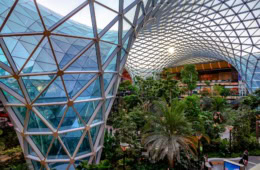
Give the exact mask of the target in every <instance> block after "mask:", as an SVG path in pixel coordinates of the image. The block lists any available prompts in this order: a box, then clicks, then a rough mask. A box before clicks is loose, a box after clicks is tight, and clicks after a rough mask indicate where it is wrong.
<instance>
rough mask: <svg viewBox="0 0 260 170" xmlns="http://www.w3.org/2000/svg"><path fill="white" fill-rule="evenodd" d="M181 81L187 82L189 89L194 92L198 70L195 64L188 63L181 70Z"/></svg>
mask: <svg viewBox="0 0 260 170" xmlns="http://www.w3.org/2000/svg"><path fill="white" fill-rule="evenodd" d="M181 81H182V83H184V84H186V86H187V89H188V90H189V91H190V94H191V93H192V90H193V89H195V88H196V87H197V81H198V72H197V71H196V67H195V65H194V64H187V65H185V66H184V68H183V69H182V70H181Z"/></svg>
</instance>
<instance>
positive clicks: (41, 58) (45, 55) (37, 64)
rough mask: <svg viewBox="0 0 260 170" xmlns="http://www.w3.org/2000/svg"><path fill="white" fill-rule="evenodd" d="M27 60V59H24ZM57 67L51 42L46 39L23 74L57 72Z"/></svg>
mask: <svg viewBox="0 0 260 170" xmlns="http://www.w3.org/2000/svg"><path fill="white" fill-rule="evenodd" d="M22 60H25V59H22ZM56 70H57V65H56V62H55V59H54V56H53V53H52V49H51V47H50V44H49V41H48V39H47V38H45V39H44V40H43V41H42V42H41V44H40V46H39V47H38V48H37V50H36V51H35V52H34V54H33V56H32V57H31V58H30V60H29V61H28V63H27V64H26V65H25V67H24V69H23V70H22V72H23V73H38V72H50V71H56Z"/></svg>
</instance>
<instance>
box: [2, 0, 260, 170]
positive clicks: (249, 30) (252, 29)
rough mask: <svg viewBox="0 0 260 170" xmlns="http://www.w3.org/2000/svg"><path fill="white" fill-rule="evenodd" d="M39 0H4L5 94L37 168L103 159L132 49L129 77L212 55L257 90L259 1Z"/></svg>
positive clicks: (66, 166) (27, 154) (29, 157)
mask: <svg viewBox="0 0 260 170" xmlns="http://www.w3.org/2000/svg"><path fill="white" fill-rule="evenodd" d="M43 1H44V0H0V89H1V90H0V97H1V100H2V101H3V104H4V106H5V108H6V110H7V111H8V113H9V115H10V118H11V120H12V122H13V124H14V126H15V130H16V132H17V135H18V139H19V141H20V143H21V146H22V148H23V152H24V155H25V158H26V160H27V161H28V162H30V163H31V165H32V168H34V169H53V168H54V169H57V170H59V169H62V170H63V169H75V167H76V166H77V165H78V164H79V162H80V161H81V160H87V161H88V162H89V163H97V162H99V159H100V156H101V153H102V147H103V138H104V129H105V124H106V119H107V116H108V114H109V112H110V109H111V107H112V104H113V101H114V99H115V97H116V92H117V88H118V84H119V82H120V75H121V73H122V70H123V68H124V66H125V63H126V61H127V56H128V55H129V51H130V49H131V52H130V56H129V58H128V64H127V68H128V69H129V70H130V71H131V74H132V75H137V74H138V75H141V76H144V77H145V76H147V75H148V74H150V73H153V72H158V71H160V70H161V69H162V68H163V67H168V66H172V65H174V64H178V63H179V64H181V63H183V62H185V61H186V62H187V61H189V62H192V61H193V62H197V61H198V60H200V59H203V58H208V59H207V60H226V61H228V62H229V63H231V64H232V65H233V66H234V67H236V68H237V70H238V71H239V73H240V74H241V75H242V77H243V79H244V80H245V81H246V82H247V85H248V88H249V89H254V88H256V87H259V81H258V80H259V64H260V63H259V35H260V34H259V10H258V9H259V1H256V0H255V1H247V2H244V1H242V0H241V1H232V3H230V1H225V2H224V1H219V0H217V1H216V0H215V1H214V0H213V1H206V0H205V1H158V0H125V1H121V0H114V1H113V2H114V3H111V1H107V0H75V1H73V2H77V3H75V4H74V3H71V4H69V10H67V11H66V12H65V14H62V15H61V14H59V12H60V9H61V8H62V6H59V5H66V4H62V2H64V1H63V0H53V1H52V2H55V3H56V6H55V9H54V10H50V9H48V8H46V7H44V6H43V5H42V2H43ZM40 2H41V3H40ZM71 2H72V1H71ZM238 2H239V3H238ZM242 2H243V3H242ZM238 6H239V9H237V7H238ZM226 7H228V9H229V10H228V9H227V8H226ZM222 8H223V9H222ZM240 8H241V9H240ZM249 9H250V12H249ZM230 10H231V14H232V15H231V14H229V11H230ZM223 11H226V12H223ZM248 13H250V15H249V14H248ZM235 14H236V15H235ZM242 14H243V17H242ZM240 15H241V16H240ZM228 17H230V18H228ZM78 18H83V21H84V22H83V23H82V22H79V21H78V20H77V19H78ZM104 18H105V19H104ZM233 18H235V19H233ZM85 22H86V24H84V23H85ZM233 24H237V25H236V26H235V25H233ZM134 42H135V43H134ZM133 43H134V44H133ZM169 47H173V48H174V53H173V54H171V55H169V53H168V49H169ZM191 58H192V61H191ZM205 61H206V60H205ZM147 63H148V64H147Z"/></svg>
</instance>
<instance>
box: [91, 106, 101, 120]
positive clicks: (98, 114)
mask: <svg viewBox="0 0 260 170" xmlns="http://www.w3.org/2000/svg"><path fill="white" fill-rule="evenodd" d="M101 121H103V112H102V107H101V108H100V109H99V111H98V112H97V114H96V117H95V119H94V120H93V122H91V124H95V123H98V122H101Z"/></svg>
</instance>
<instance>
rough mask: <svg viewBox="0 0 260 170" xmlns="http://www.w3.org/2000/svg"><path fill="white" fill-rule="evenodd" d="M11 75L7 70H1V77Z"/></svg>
mask: <svg viewBox="0 0 260 170" xmlns="http://www.w3.org/2000/svg"><path fill="white" fill-rule="evenodd" d="M10 75H11V74H10V73H9V72H7V71H6V70H4V69H2V68H0V76H10Z"/></svg>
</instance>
